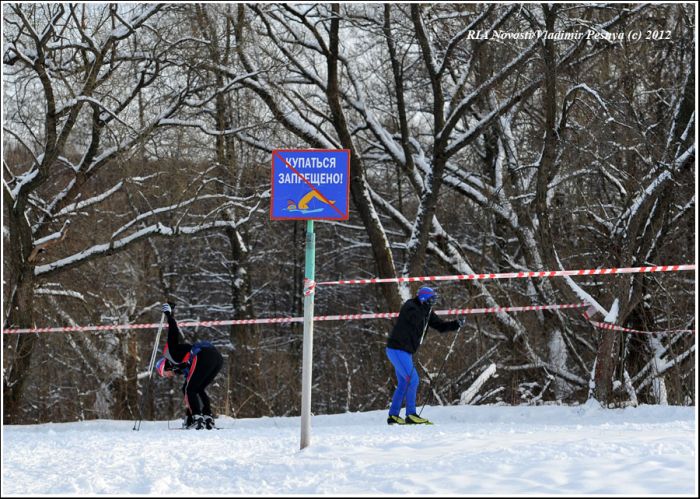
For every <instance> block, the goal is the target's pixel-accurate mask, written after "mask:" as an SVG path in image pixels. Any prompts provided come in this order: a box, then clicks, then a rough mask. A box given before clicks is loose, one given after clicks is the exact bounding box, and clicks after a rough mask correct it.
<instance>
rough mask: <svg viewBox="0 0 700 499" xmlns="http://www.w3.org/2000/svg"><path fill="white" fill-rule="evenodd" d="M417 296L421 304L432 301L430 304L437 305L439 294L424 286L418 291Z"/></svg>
mask: <svg viewBox="0 0 700 499" xmlns="http://www.w3.org/2000/svg"><path fill="white" fill-rule="evenodd" d="M416 296H417V297H418V301H419V302H421V303H425V302H426V301H430V303H431V304H432V303H435V301H436V300H437V293H436V292H435V290H433V288H429V287H428V286H423V287H422V288H420V289H419V290H418V292H417V293H416Z"/></svg>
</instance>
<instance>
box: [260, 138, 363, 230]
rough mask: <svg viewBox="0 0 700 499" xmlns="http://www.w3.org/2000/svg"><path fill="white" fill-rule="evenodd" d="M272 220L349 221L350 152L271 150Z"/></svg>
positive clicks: (336, 150)
mask: <svg viewBox="0 0 700 499" xmlns="http://www.w3.org/2000/svg"><path fill="white" fill-rule="evenodd" d="M271 198H272V199H271V202H270V219H272V220H347V219H348V218H349V217H350V150H349V149H275V150H274V151H272V194H271Z"/></svg>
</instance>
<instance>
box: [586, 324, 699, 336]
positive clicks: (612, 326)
mask: <svg viewBox="0 0 700 499" xmlns="http://www.w3.org/2000/svg"><path fill="white" fill-rule="evenodd" d="M591 324H593V325H594V326H595V327H597V328H600V329H608V330H611V331H623V332H625V333H637V334H669V333H694V332H695V330H694V329H666V330H663V331H640V330H639V329H630V328H628V327H622V326H618V325H617V324H610V323H609V322H598V321H591Z"/></svg>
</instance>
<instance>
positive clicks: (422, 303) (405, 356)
mask: <svg viewBox="0 0 700 499" xmlns="http://www.w3.org/2000/svg"><path fill="white" fill-rule="evenodd" d="M437 297H438V296H437V293H436V292H435V291H434V290H433V289H432V288H429V287H427V286H424V287H422V288H420V289H419V290H418V292H417V293H416V296H415V297H414V298H410V299H408V300H406V302H405V303H404V304H403V305H402V306H401V311H400V312H399V317H398V319H397V320H396V324H395V325H394V328H393V329H392V330H391V334H390V335H389V340H388V341H387V345H386V355H387V357H388V358H389V361H391V363H392V365H393V366H394V369H395V370H396V379H397V381H398V386H397V387H396V390H394V396H393V397H392V399H391V407H390V408H389V418H388V419H387V423H388V424H390V425H391V424H430V421H428V420H427V419H425V418H421V417H419V416H418V415H417V414H416V393H417V392H418V379H419V378H418V373H417V372H416V369H415V367H413V354H414V353H416V351H417V350H418V348H419V347H420V345H421V343H422V342H423V338H424V337H425V333H426V331H427V329H428V326H430V327H432V328H434V329H437V330H438V331H439V332H441V333H446V332H448V331H457V330H458V329H459V328H460V327H462V325H464V319H462V318H460V319H457V320H454V321H443V320H442V319H440V318H439V317H438V316H437V315H435V312H433V310H432V309H433V305H435V302H436V301H437ZM404 399H405V400H406V419H403V418H401V417H400V416H399V414H400V412H401V406H402V404H403V401H404Z"/></svg>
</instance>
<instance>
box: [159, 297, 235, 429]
mask: <svg viewBox="0 0 700 499" xmlns="http://www.w3.org/2000/svg"><path fill="white" fill-rule="evenodd" d="M163 313H164V314H165V316H166V317H167V318H168V341H167V343H166V344H165V347H164V348H163V357H162V358H161V359H160V360H158V362H156V370H157V371H158V374H160V375H161V376H165V377H170V376H174V375H175V374H182V375H183V376H184V377H185V383H184V385H183V386H182V392H183V394H184V395H185V407H186V418H185V423H184V427H185V428H186V429H190V428H194V429H195V430H201V429H203V428H206V429H207V430H211V429H212V428H214V415H213V413H212V411H211V400H210V399H209V396H208V395H207V394H206V392H205V391H204V389H205V388H206V387H207V386H209V384H210V383H211V382H212V380H213V379H214V377H216V375H217V374H218V372H219V371H220V370H221V366H222V365H223V364H224V359H223V357H222V356H221V354H220V353H219V351H218V350H217V349H216V347H214V345H212V344H211V343H209V342H208V341H198V342H196V343H195V344H194V345H191V344H189V343H184V342H181V341H180V335H181V333H180V328H178V327H177V322H176V321H175V318H174V317H173V311H172V308H171V307H170V305H168V304H167V303H164V304H163Z"/></svg>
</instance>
